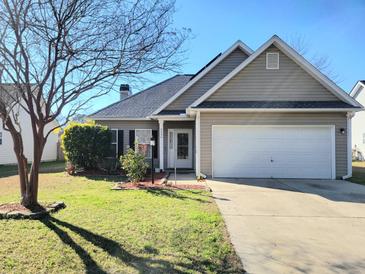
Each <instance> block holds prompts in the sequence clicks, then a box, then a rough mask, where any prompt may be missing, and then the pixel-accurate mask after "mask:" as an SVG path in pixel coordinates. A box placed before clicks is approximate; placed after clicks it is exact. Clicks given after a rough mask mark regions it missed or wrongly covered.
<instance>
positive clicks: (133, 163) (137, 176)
mask: <svg viewBox="0 0 365 274" xmlns="http://www.w3.org/2000/svg"><path fill="white" fill-rule="evenodd" d="M120 163H121V165H122V168H123V169H124V171H125V173H126V175H127V177H128V179H129V180H130V181H131V182H132V183H138V182H139V181H141V180H142V179H143V178H144V177H145V176H146V172H147V168H148V164H147V162H146V159H145V157H144V156H143V155H142V154H140V153H138V152H135V151H134V150H133V149H128V151H127V153H126V154H125V155H123V156H121V157H120Z"/></svg>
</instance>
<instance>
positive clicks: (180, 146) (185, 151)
mask: <svg viewBox="0 0 365 274" xmlns="http://www.w3.org/2000/svg"><path fill="white" fill-rule="evenodd" d="M176 146H177V159H179V160H184V159H188V158H189V134H188V133H178V134H177V144H176Z"/></svg>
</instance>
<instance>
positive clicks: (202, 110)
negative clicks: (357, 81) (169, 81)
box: [187, 108, 363, 113]
mask: <svg viewBox="0 0 365 274" xmlns="http://www.w3.org/2000/svg"><path fill="white" fill-rule="evenodd" d="M362 110H363V109H360V108H233V109H229V108H189V109H187V111H188V113H191V112H195V111H200V112H349V111H352V112H354V111H362Z"/></svg>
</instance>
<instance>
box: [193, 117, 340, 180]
mask: <svg viewBox="0 0 365 274" xmlns="http://www.w3.org/2000/svg"><path fill="white" fill-rule="evenodd" d="M212 125H335V133H336V136H335V138H336V176H337V177H342V176H344V175H346V174H347V154H346V149H347V129H346V127H347V118H346V114H344V113H201V115H200V128H201V135H200V138H201V144H200V147H201V151H200V159H201V172H202V173H204V174H206V175H208V176H211V175H212V161H211V159H212ZM341 128H344V129H345V130H346V134H341V133H340V129H341Z"/></svg>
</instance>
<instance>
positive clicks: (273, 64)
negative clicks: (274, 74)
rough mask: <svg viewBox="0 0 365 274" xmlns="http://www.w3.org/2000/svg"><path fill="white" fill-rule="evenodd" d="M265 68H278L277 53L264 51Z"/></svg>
mask: <svg viewBox="0 0 365 274" xmlns="http://www.w3.org/2000/svg"><path fill="white" fill-rule="evenodd" d="M266 69H279V53H278V52H268V53H266Z"/></svg>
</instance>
